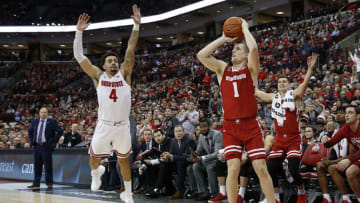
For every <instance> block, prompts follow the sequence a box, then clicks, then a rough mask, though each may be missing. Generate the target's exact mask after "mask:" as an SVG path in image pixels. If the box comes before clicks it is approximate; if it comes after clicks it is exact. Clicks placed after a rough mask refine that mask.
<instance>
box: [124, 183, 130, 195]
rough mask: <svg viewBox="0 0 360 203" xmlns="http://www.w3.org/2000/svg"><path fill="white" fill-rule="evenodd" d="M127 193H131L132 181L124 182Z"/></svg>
mask: <svg viewBox="0 0 360 203" xmlns="http://www.w3.org/2000/svg"><path fill="white" fill-rule="evenodd" d="M124 186H125V192H126V193H131V181H124Z"/></svg>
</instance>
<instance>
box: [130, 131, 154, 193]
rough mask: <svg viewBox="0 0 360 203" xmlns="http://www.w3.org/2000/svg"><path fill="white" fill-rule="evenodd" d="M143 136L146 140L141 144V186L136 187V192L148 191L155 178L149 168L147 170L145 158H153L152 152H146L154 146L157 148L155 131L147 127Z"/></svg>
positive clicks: (139, 171)
mask: <svg viewBox="0 0 360 203" xmlns="http://www.w3.org/2000/svg"><path fill="white" fill-rule="evenodd" d="M142 133H143V136H144V141H145V142H143V143H142V144H141V145H140V150H141V152H142V153H141V154H140V155H141V166H140V168H139V170H138V173H139V186H138V188H137V189H136V191H134V192H135V193H142V192H147V191H149V190H150V187H152V185H153V183H154V180H153V178H154V177H152V176H151V175H149V172H150V171H149V170H146V164H145V162H144V160H145V159H151V158H152V156H153V155H152V154H151V153H146V152H150V151H151V149H152V148H154V147H155V148H156V145H157V143H156V142H155V140H154V139H153V132H152V130H151V129H150V128H145V129H144V131H143V132H142Z"/></svg>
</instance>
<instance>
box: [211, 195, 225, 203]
mask: <svg viewBox="0 0 360 203" xmlns="http://www.w3.org/2000/svg"><path fill="white" fill-rule="evenodd" d="M226 199H227V196H226V195H223V194H221V193H219V194H218V195H217V196H216V197H214V198H212V199H209V201H208V202H213V203H216V202H217V201H221V200H226Z"/></svg>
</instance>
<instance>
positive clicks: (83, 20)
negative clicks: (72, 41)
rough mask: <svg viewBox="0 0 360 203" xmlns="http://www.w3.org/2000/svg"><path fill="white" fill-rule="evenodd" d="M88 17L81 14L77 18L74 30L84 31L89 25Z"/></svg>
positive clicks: (85, 14)
mask: <svg viewBox="0 0 360 203" xmlns="http://www.w3.org/2000/svg"><path fill="white" fill-rule="evenodd" d="M89 20H90V16H89V15H88V14H87V13H83V14H81V15H80V16H79V19H78V22H77V25H76V28H77V29H78V30H81V31H83V30H85V29H86V28H87V27H88V26H89V25H90V23H89Z"/></svg>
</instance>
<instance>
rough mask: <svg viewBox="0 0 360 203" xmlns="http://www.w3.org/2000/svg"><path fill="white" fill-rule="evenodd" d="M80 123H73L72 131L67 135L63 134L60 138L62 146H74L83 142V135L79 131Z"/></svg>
mask: <svg viewBox="0 0 360 203" xmlns="http://www.w3.org/2000/svg"><path fill="white" fill-rule="evenodd" d="M78 127H79V125H78V124H76V123H74V124H72V125H71V132H68V133H66V134H65V136H64V135H63V136H61V137H60V139H59V142H58V143H59V145H60V147H64V148H67V147H69V148H70V147H74V146H75V145H77V144H79V143H80V142H81V135H80V134H79V133H78Z"/></svg>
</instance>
